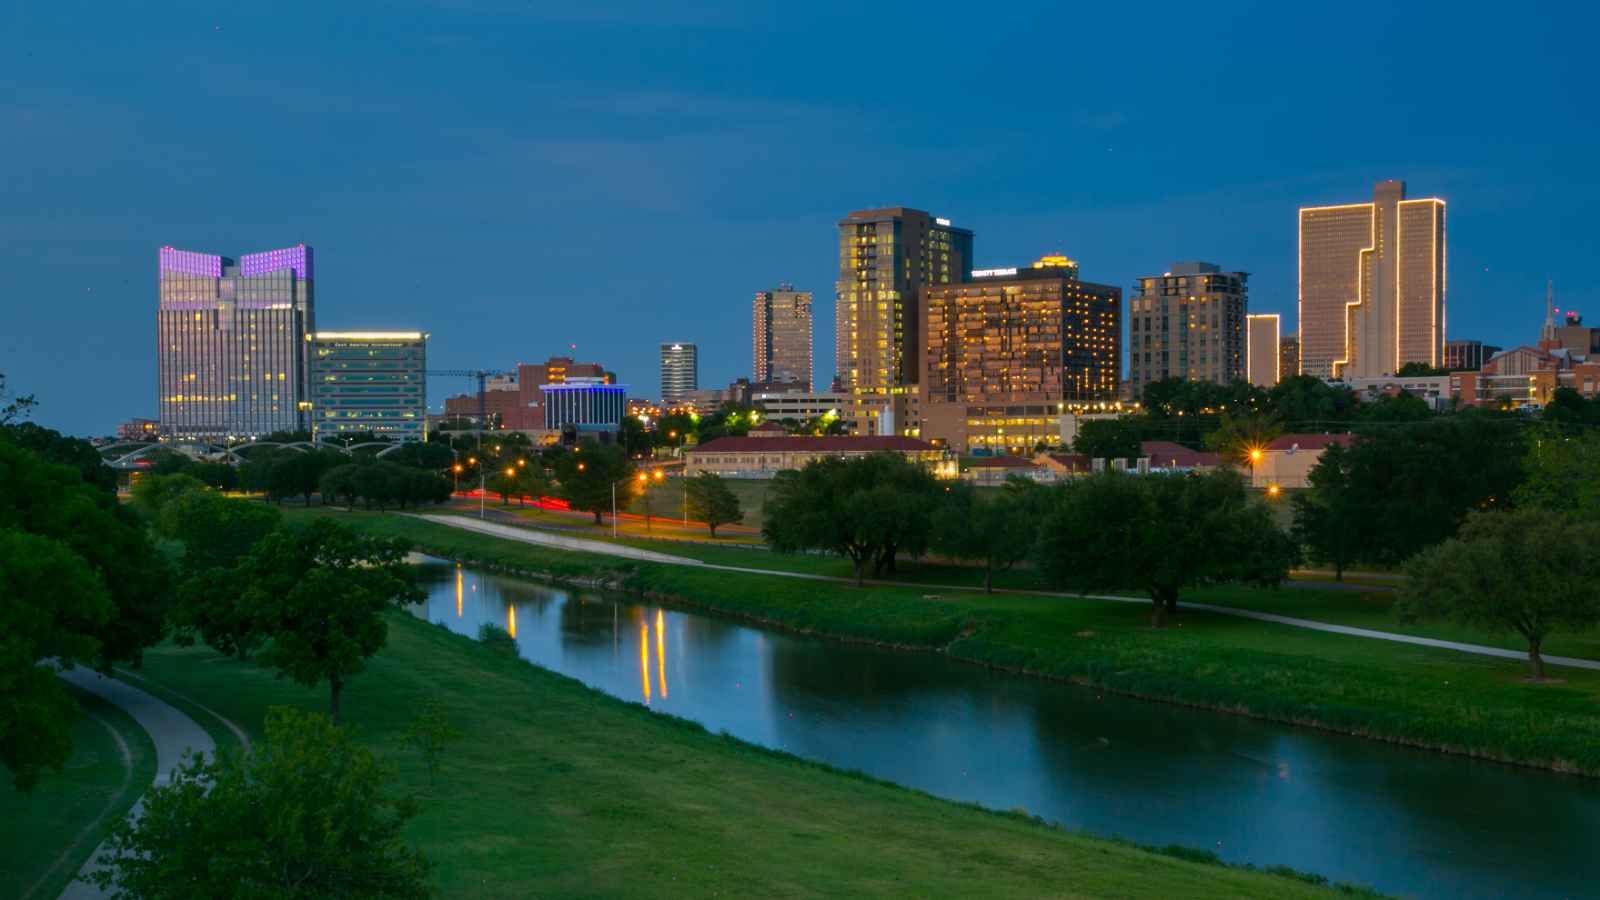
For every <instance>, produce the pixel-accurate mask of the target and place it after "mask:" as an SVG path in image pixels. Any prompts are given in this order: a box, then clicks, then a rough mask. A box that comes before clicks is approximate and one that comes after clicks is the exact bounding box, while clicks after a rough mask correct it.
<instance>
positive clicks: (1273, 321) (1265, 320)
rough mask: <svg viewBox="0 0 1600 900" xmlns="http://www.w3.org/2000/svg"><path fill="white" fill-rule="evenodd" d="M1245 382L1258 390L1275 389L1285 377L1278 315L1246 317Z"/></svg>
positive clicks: (1263, 314) (1267, 314) (1268, 314)
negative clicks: (1279, 344)
mask: <svg viewBox="0 0 1600 900" xmlns="http://www.w3.org/2000/svg"><path fill="white" fill-rule="evenodd" d="M1244 321H1245V367H1244V369H1245V372H1244V377H1245V380H1246V381H1248V382H1250V383H1251V384H1253V385H1255V386H1256V387H1268V388H1269V387H1272V386H1273V385H1275V384H1277V383H1278V381H1279V379H1281V378H1282V377H1283V369H1282V366H1283V355H1282V351H1281V350H1280V349H1279V347H1278V336H1279V332H1280V330H1281V326H1280V324H1279V320H1278V314H1277V313H1262V314H1261V315H1256V316H1245V317H1244Z"/></svg>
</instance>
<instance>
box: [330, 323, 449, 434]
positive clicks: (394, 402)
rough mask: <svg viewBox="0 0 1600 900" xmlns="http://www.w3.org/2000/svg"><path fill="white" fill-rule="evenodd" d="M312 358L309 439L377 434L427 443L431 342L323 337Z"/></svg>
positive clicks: (412, 334)
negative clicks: (429, 345) (429, 352)
mask: <svg viewBox="0 0 1600 900" xmlns="http://www.w3.org/2000/svg"><path fill="white" fill-rule="evenodd" d="M309 341H310V345H311V352H310V354H309V358H310V364H311V378H310V382H309V383H310V392H309V393H310V399H311V437H312V439H313V440H322V439H326V438H331V437H338V436H339V435H341V434H373V435H377V436H381V437H388V438H392V439H394V440H398V441H422V440H427V437H428V433H427V430H426V428H427V418H428V390H427V381H428V379H427V371H428V355H427V347H428V336H427V335H426V334H423V333H422V332H420V331H319V332H316V333H315V334H313V335H311V336H310V338H309Z"/></svg>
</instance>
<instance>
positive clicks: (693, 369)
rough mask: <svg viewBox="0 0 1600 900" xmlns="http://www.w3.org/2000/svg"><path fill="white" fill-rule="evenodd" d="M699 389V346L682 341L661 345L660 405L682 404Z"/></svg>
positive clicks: (670, 406) (667, 406)
mask: <svg viewBox="0 0 1600 900" xmlns="http://www.w3.org/2000/svg"><path fill="white" fill-rule="evenodd" d="M699 389H700V348H699V347H696V346H695V345H694V344H690V343H687V342H684V341H674V342H672V343H670V344H662V345H661V405H662V406H663V407H665V408H669V409H670V408H672V407H674V406H682V405H683V403H684V401H685V400H687V399H689V395H690V394H692V393H694V392H695V391H697V390H699Z"/></svg>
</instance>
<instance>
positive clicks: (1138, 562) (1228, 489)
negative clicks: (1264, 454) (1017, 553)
mask: <svg viewBox="0 0 1600 900" xmlns="http://www.w3.org/2000/svg"><path fill="white" fill-rule="evenodd" d="M1295 556H1296V554H1295V550H1294V545H1293V542H1291V541H1290V540H1289V538H1288V536H1287V535H1285V534H1284V533H1283V532H1282V530H1280V529H1279V528H1278V527H1277V526H1276V525H1274V524H1273V522H1272V516H1271V514H1270V513H1269V512H1268V510H1267V508H1266V507H1265V506H1264V505H1263V504H1261V503H1259V502H1251V501H1250V500H1249V497H1248V494H1247V493H1246V491H1245V488H1244V483H1243V482H1242V481H1241V480H1240V478H1239V476H1238V475H1236V474H1234V473H1233V472H1231V471H1227V470H1218V471H1215V472H1211V473H1209V474H1206V475H1125V474H1122V473H1119V472H1107V473H1103V474H1100V475H1095V476H1091V477H1088V478H1082V479H1078V480H1077V481H1074V482H1072V483H1070V484H1068V485H1067V486H1065V487H1063V488H1061V489H1060V490H1059V492H1058V495H1057V497H1056V504H1055V507H1054V509H1053V510H1052V511H1051V512H1050V514H1049V515H1048V516H1046V517H1045V519H1044V521H1043V522H1042V523H1041V526H1040V539H1039V543H1038V559H1039V565H1040V569H1041V570H1042V571H1043V572H1044V573H1045V575H1046V576H1047V577H1049V578H1050V579H1051V580H1052V581H1054V582H1056V583H1057V584H1060V585H1062V586H1064V587H1067V588H1070V589H1073V590H1086V591H1087V590H1108V589H1115V588H1134V587H1136V588H1140V589H1142V590H1143V591H1145V593H1147V594H1148V595H1149V596H1150V600H1151V602H1152V603H1153V604H1154V606H1153V609H1152V611H1151V623H1152V624H1153V625H1155V627H1157V628H1161V627H1164V626H1165V625H1166V623H1167V617H1168V615H1170V614H1171V613H1173V612H1175V611H1176V610H1177V606H1178V596H1179V593H1180V592H1181V591H1183V590H1185V589H1187V588H1193V587H1198V586H1201V585H1205V584H1214V583H1219V582H1246V583H1253V584H1265V585H1273V584H1277V583H1278V582H1280V581H1281V580H1282V579H1283V578H1284V577H1286V576H1287V575H1288V572H1289V567H1290V566H1291V565H1292V564H1293V563H1294V561H1295Z"/></svg>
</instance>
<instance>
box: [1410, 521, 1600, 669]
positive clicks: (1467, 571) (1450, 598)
mask: <svg viewBox="0 0 1600 900" xmlns="http://www.w3.org/2000/svg"><path fill="white" fill-rule="evenodd" d="M1596 546H1600V522H1596V521H1593V520H1589V521H1582V520H1575V519H1572V518H1570V517H1568V516H1564V515H1562V514H1561V513H1558V512H1554V511H1551V510H1543V509H1519V510H1509V511H1505V510H1502V511H1496V512H1479V513H1474V514H1473V515H1472V516H1471V517H1470V518H1468V519H1467V522H1466V524H1465V525H1463V526H1462V527H1461V533H1460V535H1459V536H1458V537H1455V538H1452V539H1450V540H1448V541H1445V542H1444V543H1442V544H1439V545H1437V546H1434V547H1430V548H1428V549H1427V550H1424V551H1423V552H1421V553H1419V554H1418V555H1417V556H1416V557H1414V558H1413V559H1411V560H1410V561H1409V562H1408V563H1407V564H1406V584H1405V586H1404V588H1402V590H1401V593H1400V602H1399V604H1398V610H1399V613H1400V616H1401V619H1402V620H1413V619H1418V618H1446V619H1451V620H1454V621H1458V622H1462V623H1464V624H1467V625H1473V626H1478V627H1483V628H1489V629H1492V630H1495V631H1512V632H1515V633H1516V634H1518V635H1521V636H1522V639H1523V640H1525V641H1527V643H1528V667H1529V670H1530V673H1531V674H1532V677H1533V679H1534V680H1536V681H1537V680H1541V679H1543V678H1544V660H1543V659H1542V658H1541V657H1540V648H1541V646H1542V645H1543V644H1544V641H1545V638H1546V637H1547V636H1549V634H1550V633H1551V632H1552V631H1555V630H1558V629H1566V630H1571V631H1581V630H1586V629H1589V628H1592V627H1593V626H1594V625H1595V624H1596V623H1597V622H1600V555H1597V554H1596V553H1594V552H1593V550H1592V548H1594V547H1596Z"/></svg>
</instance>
